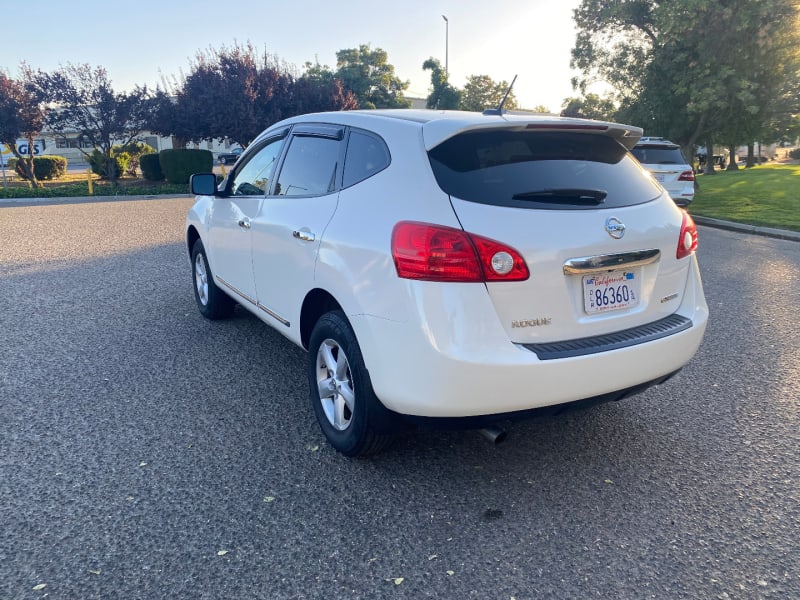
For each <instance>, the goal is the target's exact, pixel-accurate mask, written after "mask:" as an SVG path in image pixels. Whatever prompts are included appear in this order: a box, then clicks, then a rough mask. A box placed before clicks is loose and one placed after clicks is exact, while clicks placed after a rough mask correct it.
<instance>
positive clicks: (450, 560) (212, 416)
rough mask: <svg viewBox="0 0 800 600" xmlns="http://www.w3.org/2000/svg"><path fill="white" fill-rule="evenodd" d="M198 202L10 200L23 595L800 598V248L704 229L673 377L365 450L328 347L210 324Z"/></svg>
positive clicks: (6, 435)
mask: <svg viewBox="0 0 800 600" xmlns="http://www.w3.org/2000/svg"><path fill="white" fill-rule="evenodd" d="M190 202H191V200H190V199H187V198H174V199H148V200H130V201H124V202H121V201H115V200H114V199H108V200H106V201H100V202H80V203H74V204H71V203H61V202H59V203H39V204H34V205H21V204H13V205H12V204H3V205H0V307H2V308H0V600H17V599H27V598H45V597H46V598H58V599H61V598H64V599H87V598H145V599H149V598H193V599H194V598H280V599H284V598H325V599H328V598H415V599H416V598H459V599H461V598H481V599H483V598H497V599H504V600H509V599H510V598H516V599H518V600H521V599H528V598H604V599H605V598H623V599H625V598H631V599H637V600H638V599H643V598H668V599H671V598H691V599H695V598H721V599H727V598H781V599H784V598H800V559H798V557H800V536H799V535H798V531H800V347H799V346H798V343H797V340H798V339H800V322H799V321H798V320H797V318H796V314H797V308H796V307H797V306H798V305H800V244H797V243H795V242H794V241H789V240H783V239H777V238H774V237H767V236H764V235H751V234H745V233H741V232H737V231H727V230H724V229H716V228H710V227H707V226H704V225H702V224H701V228H700V250H699V260H700V265H701V271H702V275H703V278H704V284H705V286H706V296H707V299H708V302H709V306H710V308H711V319H710V321H709V326H708V330H707V334H706V338H705V341H704V342H703V344H702V346H701V348H700V351H699V352H698V355H697V356H696V357H695V359H694V360H693V361H692V362H691V363H690V364H689V365H688V366H687V367H686V368H685V369H684V370H683V371H682V372H681V373H679V374H678V375H677V376H676V377H675V378H674V379H673V380H671V381H670V382H668V383H666V384H665V385H662V386H659V387H657V388H652V389H650V390H648V391H647V392H645V393H643V394H641V395H639V396H636V397H633V398H630V399H627V400H624V401H622V402H619V403H613V404H606V405H602V406H597V407H594V408H591V409H588V410H583V411H580V412H573V413H569V414H564V415H560V416H551V417H542V418H538V419H534V420H531V421H527V422H523V423H518V424H515V425H513V426H511V427H510V428H509V435H508V439H507V441H505V442H504V443H502V444H500V445H497V446H494V445H491V444H489V443H488V442H487V441H486V440H485V439H484V438H483V437H481V436H480V435H478V434H477V433H475V432H453V431H438V432H437V431H418V432H413V433H409V434H406V435H403V436H402V437H400V439H399V440H398V442H397V443H396V445H395V446H394V447H393V448H392V449H391V450H389V451H388V452H386V453H384V454H382V455H380V456H377V457H374V458H371V459H368V460H351V459H347V458H344V457H342V456H340V455H338V454H337V453H336V452H334V451H333V450H331V449H330V447H329V446H327V444H326V443H325V440H324V438H323V436H322V434H321V432H320V431H319V428H318V426H317V425H316V423H315V421H314V416H313V412H312V409H311V406H310V404H309V401H308V398H307V391H306V382H305V370H304V364H305V363H304V361H305V359H306V356H305V354H304V352H302V351H301V350H299V349H297V348H296V347H294V346H293V345H292V344H291V343H289V342H288V341H287V340H286V339H285V338H283V337H282V336H281V335H279V334H278V333H276V332H274V331H272V330H271V329H269V328H268V327H266V326H265V325H263V324H262V323H260V322H259V321H257V320H256V319H255V318H254V317H252V316H250V315H249V314H247V313H245V312H243V311H240V310H239V309H237V312H236V313H235V315H234V318H232V319H230V320H227V321H222V322H214V323H212V322H209V321H206V320H204V319H202V317H200V316H199V314H198V313H197V310H196V308H195V306H194V300H193V297H192V288H191V277H190V272H191V271H190V267H189V261H188V258H187V254H186V251H185V248H184V244H183V242H182V237H183V233H182V232H183V221H184V218H185V213H186V210H187V208H188V206H189V205H190ZM387 343H391V341H390V340H387ZM409 376H413V374H409ZM532 385H535V382H532Z"/></svg>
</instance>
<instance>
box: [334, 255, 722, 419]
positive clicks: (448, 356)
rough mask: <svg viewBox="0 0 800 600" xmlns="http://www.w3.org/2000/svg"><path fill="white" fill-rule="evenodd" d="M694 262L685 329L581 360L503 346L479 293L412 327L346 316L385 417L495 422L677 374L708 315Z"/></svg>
mask: <svg viewBox="0 0 800 600" xmlns="http://www.w3.org/2000/svg"><path fill="white" fill-rule="evenodd" d="M692 262H693V265H692V267H691V269H690V274H689V277H688V278H687V287H686V291H685V293H684V297H683V301H682V303H681V305H680V307H679V308H678V310H677V311H676V314H679V315H681V316H682V317H684V318H685V319H688V320H689V321H691V326H689V327H687V328H684V329H681V330H679V331H677V332H676V333H673V334H671V335H667V336H666V337H661V338H657V339H653V340H651V341H645V342H643V343H638V344H635V345H631V346H628V347H621V348H617V349H610V350H607V351H602V352H595V353H590V354H584V355H579V356H568V357H565V358H551V359H546V360H542V359H541V358H540V357H538V356H537V355H536V353H535V352H533V351H531V350H529V349H527V348H525V347H524V346H522V345H519V344H514V343H512V342H510V341H509V339H508V336H507V334H506V333H505V331H504V330H503V328H502V326H501V324H500V323H499V321H498V319H497V317H496V313H495V312H494V311H493V310H492V307H491V306H490V305H489V304H490V303H489V300H488V296H487V295H486V294H485V292H484V293H482V294H481V293H477V292H478V288H462V289H458V290H456V288H453V289H454V296H455V295H458V296H461V298H460V301H457V300H456V299H455V298H453V299H452V302H448V301H444V302H443V303H442V310H441V311H433V312H426V313H419V318H420V321H419V322H403V323H400V322H397V321H390V320H387V319H382V318H379V317H374V316H370V315H350V320H351V323H352V325H353V328H354V329H355V331H356V335H357V337H358V339H359V342H360V344H361V346H362V350H363V355H364V359H365V362H366V363H367V368H368V370H369V372H370V376H371V379H372V384H373V388H374V390H375V393H376V394H377V396H378V398H380V400H381V402H382V403H383V404H384V405H385V406H386V408H388V409H390V410H392V411H394V412H397V413H400V414H402V415H413V416H418V417H434V418H462V417H495V416H497V415H505V414H507V413H517V412H520V411H529V410H531V409H537V408H541V407H547V406H554V405H560V404H565V403H570V402H574V401H576V400H585V399H588V400H592V399H596V398H603V397H607V398H608V399H611V400H613V399H618V398H619V397H624V396H625V395H630V393H635V392H636V391H641V389H644V388H646V387H647V386H649V385H652V384H653V383H658V382H659V381H661V380H663V379H664V378H666V377H668V376H670V375H671V374H673V373H674V372H676V371H678V370H680V369H681V368H682V367H683V366H684V365H685V364H686V363H687V362H688V361H689V360H690V359H691V358H692V356H694V354H695V352H696V351H697V349H698V347H699V346H700V343H701V341H702V339H703V335H704V332H705V328H706V323H707V320H708V307H707V306H706V303H705V299H704V298H703V292H702V284H701V282H700V275H699V271H698V269H697V262H696V259H694V258H693V259H692ZM470 290H475V292H472V291H470ZM465 295H469V296H470V297H469V298H463V296H465ZM481 298H484V300H481ZM481 301H483V302H485V303H486V306H484V307H481V306H475V305H474V304H471V307H472V308H473V310H471V311H469V317H468V318H467V317H466V316H465V314H460V313H459V312H458V311H459V307H460V306H462V305H463V303H464V302H469V303H476V302H481ZM464 312H466V311H464ZM476 315H484V316H483V317H480V318H477V317H476ZM592 401H594V400H592ZM600 401H602V400H600Z"/></svg>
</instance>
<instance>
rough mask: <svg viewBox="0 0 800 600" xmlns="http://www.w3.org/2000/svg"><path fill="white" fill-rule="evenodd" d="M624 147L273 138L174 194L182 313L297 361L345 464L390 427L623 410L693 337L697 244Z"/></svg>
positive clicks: (503, 128)
mask: <svg viewBox="0 0 800 600" xmlns="http://www.w3.org/2000/svg"><path fill="white" fill-rule="evenodd" d="M640 135H641V130H640V129H637V128H636V127H630V126H626V125H618V124H613V123H601V122H597V121H586V120H580V119H566V118H559V117H546V116H536V115H530V116H516V115H514V116H512V115H509V114H491V115H487V114H480V113H472V112H447V111H434V110H366V111H345V112H330V113H319V114H308V115H302V116H298V117H293V118H290V119H287V120H285V121H282V122H280V123H277V124H275V125H273V126H271V127H270V128H269V129H267V130H266V131H264V133H262V134H261V135H260V136H259V137H258V138H256V139H255V140H254V141H253V142H252V143H251V144H250V145H249V146H248V147H247V150H245V151H244V153H243V154H242V156H241V158H240V159H239V160H238V161H237V163H236V165H235V166H234V167H233V168H232V169H231V171H230V172H229V173H228V175H227V177H226V178H225V180H223V181H222V182H221V183H220V184H219V185H217V183H216V181H215V176H214V175H213V174H212V173H204V174H198V175H194V176H192V182H191V188H192V192H193V193H194V194H197V195H198V196H197V200H196V202H195V203H194V205H193V206H192V208H191V209H190V211H189V213H188V216H187V221H186V244H187V251H188V253H189V256H190V258H191V265H192V270H193V273H192V281H193V287H194V295H195V300H196V302H197V306H198V308H199V310H200V313H201V314H202V315H203V316H205V317H206V318H209V319H219V318H223V317H226V316H228V315H230V314H231V312H232V311H233V309H234V307H235V305H237V304H238V305H240V306H241V307H242V308H244V309H245V310H247V311H249V312H251V313H252V314H254V315H255V316H256V317H258V318H259V319H261V320H262V321H263V322H264V323H266V324H268V325H269V326H270V327H273V328H274V329H275V330H276V331H278V332H280V333H281V334H283V335H284V336H286V337H287V338H288V339H290V340H291V341H292V342H294V343H295V344H297V345H298V346H300V347H302V348H304V349H305V350H306V351H307V352H308V362H307V377H308V385H309V394H310V397H311V403H312V406H313V409H314V412H315V414H316V417H317V420H318V422H319V425H320V427H321V428H322V431H323V432H324V434H325V436H326V437H327V439H328V441H329V442H330V443H331V445H332V446H333V447H335V448H336V449H337V450H339V451H340V452H342V453H344V454H346V455H349V456H355V455H362V454H369V453H372V452H376V451H378V450H380V449H382V448H383V447H385V446H386V444H387V442H388V441H389V440H390V439H391V434H392V433H393V432H394V431H396V430H397V429H398V428H400V427H406V426H408V424H420V423H423V424H426V425H431V424H432V425H433V426H438V425H443V426H444V425H446V426H452V425H453V424H454V423H455V424H456V425H459V426H462V427H474V428H477V427H482V426H484V425H486V424H491V423H494V422H497V421H501V420H507V419H510V418H518V417H521V416H526V415H528V414H529V413H530V411H531V410H532V409H538V408H542V407H554V406H560V405H566V404H570V403H575V402H579V403H580V404H585V403H592V402H600V401H607V400H619V399H622V398H625V397H627V396H629V395H632V394H635V393H637V392H640V391H642V390H644V389H645V388H647V387H648V386H650V385H654V384H659V383H662V382H664V381H666V380H667V379H669V378H670V377H671V376H672V375H673V374H674V373H676V372H677V371H678V370H680V369H681V368H682V367H683V366H684V365H685V364H686V363H687V362H688V361H689V360H690V359H691V357H692V356H693V355H694V353H695V351H696V350H697V348H698V346H699V345H700V342H701V340H702V338H703V333H704V331H705V328H706V322H707V319H708V307H707V306H706V302H705V299H704V296H703V288H702V284H701V281H700V273H699V269H698V265H697V258H696V256H695V249H696V247H697V229H696V228H695V225H694V223H693V222H692V219H691V217H690V216H689V215H688V214H687V213H686V212H685V211H684V210H681V209H680V208H678V207H677V206H676V205H675V203H674V202H673V201H672V200H671V199H670V197H669V196H668V195H667V194H666V192H665V191H664V189H663V188H662V187H661V186H659V185H657V184H656V182H655V181H654V180H653V178H652V177H650V175H649V174H648V173H647V171H645V170H644V169H643V168H642V167H641V165H640V164H639V163H638V162H637V161H636V160H635V159H634V158H633V156H632V155H631V154H630V152H629V150H630V148H632V147H633V146H634V144H635V143H636V141H637V140H638V139H639V136H640ZM216 356H217V357H218V360H220V361H224V360H226V358H225V357H226V353H225V351H224V348H221V349H220V352H219V353H217V354H216ZM262 375H263V376H264V377H269V376H270V375H269V374H266V373H264V374H258V373H247V374H243V376H246V377H259V376H262ZM273 376H274V375H273ZM235 401H236V399H235V398H232V399H231V402H235Z"/></svg>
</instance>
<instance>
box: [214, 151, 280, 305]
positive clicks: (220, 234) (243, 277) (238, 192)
mask: <svg viewBox="0 0 800 600" xmlns="http://www.w3.org/2000/svg"><path fill="white" fill-rule="evenodd" d="M284 140H285V137H276V138H272V139H271V140H267V141H266V143H264V144H263V145H261V144H260V146H261V147H260V148H257V149H255V151H254V152H253V153H252V154H251V155H250V157H249V158H248V159H247V162H245V163H244V164H243V165H242V166H241V167H240V168H238V169H237V170H236V171H235V172H233V173H232V174H231V177H232V178H233V180H232V181H231V183H230V185H229V187H228V190H229V192H230V194H231V195H230V196H228V197H224V198H215V200H214V205H213V209H212V213H211V219H210V228H209V233H208V241H209V244H208V246H209V248H208V251H209V253H210V260H211V262H212V265H213V266H212V268H213V270H214V277H215V279H216V280H217V283H218V284H220V285H222V286H223V287H225V288H226V289H227V290H228V291H229V292H233V294H234V295H235V296H236V297H237V299H239V300H240V301H242V300H244V301H247V302H249V303H251V304H252V305H255V304H256V288H255V282H254V280H253V261H252V236H253V234H252V222H253V220H254V219H255V218H256V216H257V215H258V213H259V210H260V209H261V204H262V203H263V201H264V196H265V194H266V190H267V189H268V188H269V186H270V184H271V183H272V175H273V173H274V172H275V165H276V163H277V160H278V157H279V156H280V153H281V148H282V147H283V142H284Z"/></svg>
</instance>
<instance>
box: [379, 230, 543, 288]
mask: <svg viewBox="0 0 800 600" xmlns="http://www.w3.org/2000/svg"><path fill="white" fill-rule="evenodd" d="M392 257H393V258H394V264H395V267H396V268H397V275H398V276H399V277H402V278H404V279H418V280H422V281H454V282H456V281H457V282H484V281H524V280H525V279H527V278H528V275H529V273H528V267H527V265H526V264H525V260H524V259H523V258H522V256H521V255H520V253H519V252H517V251H516V250H514V249H513V248H511V247H509V246H506V245H505V244H501V243H500V242H497V241H495V240H491V239H488V238H485V237H481V236H479V235H475V234H470V233H467V232H465V231H462V230H461V229H454V228H452V227H444V226H442V225H431V224H428V223H417V222H412V221H402V222H400V223H398V224H397V225H395V227H394V231H393V232H392Z"/></svg>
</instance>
